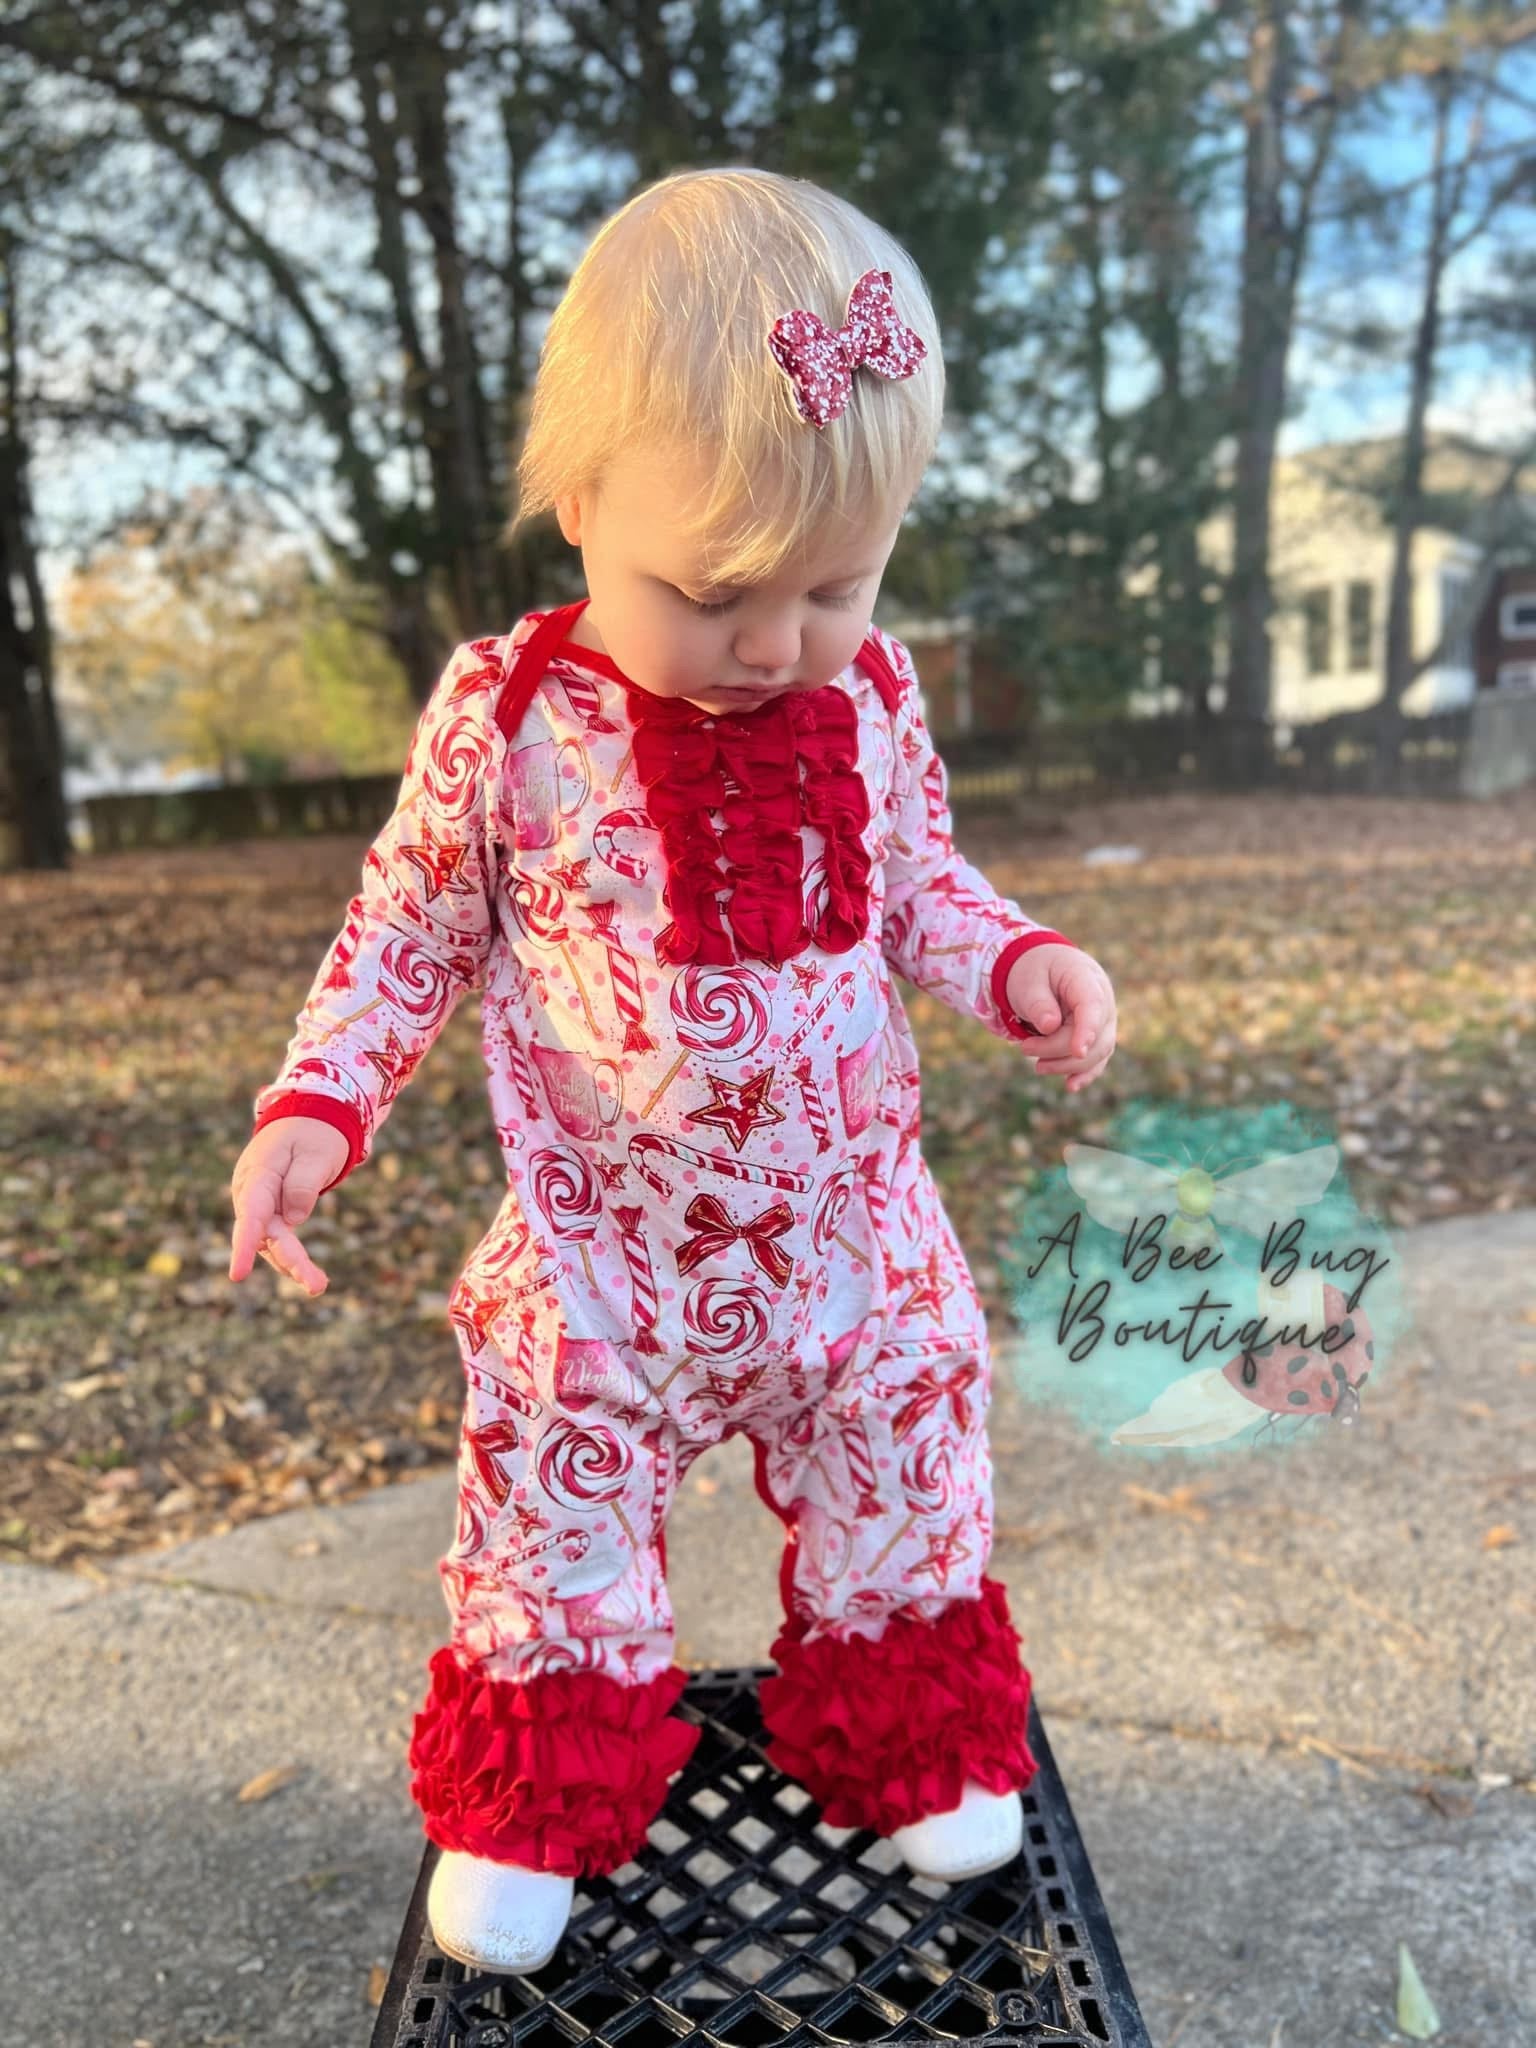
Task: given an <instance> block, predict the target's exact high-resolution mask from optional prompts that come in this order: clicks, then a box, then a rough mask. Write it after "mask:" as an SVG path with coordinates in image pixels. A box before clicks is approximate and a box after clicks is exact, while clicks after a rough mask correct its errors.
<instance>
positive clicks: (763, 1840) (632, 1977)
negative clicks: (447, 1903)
mask: <svg viewBox="0 0 1536 2048" xmlns="http://www.w3.org/2000/svg"><path fill="white" fill-rule="evenodd" d="M771 1675H772V1666H762V1667H759V1668H757V1669H746V1670H740V1671H701V1672H698V1673H696V1674H695V1675H694V1676H693V1677H692V1678H690V1680H689V1682H688V1686H687V1690H686V1691H685V1692H684V1693H683V1696H682V1698H681V1699H680V1701H679V1702H678V1705H677V1708H676V1710H675V1711H676V1712H677V1713H678V1714H680V1715H682V1716H684V1717H685V1718H686V1719H688V1720H690V1721H693V1722H695V1723H697V1724H698V1725H699V1726H701V1727H702V1728H703V1731H704V1732H703V1735H702V1736H701V1737H700V1740H699V1743H698V1746H697V1748H696V1749H695V1750H694V1753H693V1756H692V1758H691V1759H690V1761H689V1763H688V1764H687V1766H686V1768H685V1769H684V1770H683V1771H682V1772H681V1773H680V1774H679V1775H678V1777H677V1778H676V1779H674V1781H673V1783H672V1786H671V1789H670V1791H669V1792H668V1795H667V1804H666V1807H665V1809H664V1810H663V1812H662V1814H661V1815H660V1817H659V1818H658V1819H657V1820H655V1821H654V1822H653V1823H652V1825H651V1828H650V1831H649V1845H648V1847H647V1848H646V1849H645V1850H644V1852H643V1853H642V1855H641V1857H640V1858H639V1860H638V1861H636V1862H633V1863H627V1864H625V1866H624V1868H623V1869H622V1870H618V1871H615V1872H614V1873H613V1874H612V1875H611V1876H609V1877H602V1878H578V1879H577V1880H576V1894H575V1901H574V1905H573V1909H572V1913H571V1921H570V1926H569V1927H568V1928H567V1930H566V1934H565V1938H564V1940H563V1941H562V1942H561V1945H560V1947H559V1948H558V1949H557V1950H556V1952H555V1954H554V1956H553V1957H552V1958H551V1960H550V1962H549V1963H548V1964H547V1965H546V1966H545V1967H544V1969H542V1970H540V1971H539V1972H537V1974H535V1975H533V1976H529V1977H501V1976H494V1975H486V1974H484V1973H481V1972H476V1971H471V1970H467V1969H466V1968H465V1967H464V1965H463V1964H462V1963H457V1962H454V1961H453V1960H452V1959H451V1958H449V1957H447V1956H444V1955H443V1953H442V1951H441V1950H440V1949H439V1948H437V1947H436V1945H435V1944H434V1942H433V1940H432V1936H431V1932H430V1930H429V1928H428V1926H427V1887H428V1885H429V1884H430V1882H431V1878H432V1870H433V1866H434V1864H435V1863H436V1860H437V1854H438V1852H437V1849H436V1847H435V1846H434V1845H433V1844H432V1843H430V1842H429V1843H428V1844H427V1847H426V1853H425V1855H424V1856H423V1858H422V1863H421V1870H420V1873H419V1875H418V1876H417V1879H416V1889H415V1891H414V1892H413V1893H412V1895H411V1903H410V1906H409V1908H408V1910H407V1912H406V1916H405V1926H404V1929H403V1930H402V1932H401V1936H400V1946H399V1948H398V1949H397V1951H396V1953H395V1961H394V1967H393V1969H392V1970H391V1971H390V1977H389V1983H388V1986H387V1987H386V1990H385V1993H384V2002H383V2004H382V2005H381V2006H380V2008H379V2016H378V2021H377V2024H376V2025H375V2027H374V2031H373V2040H372V2048H523V2044H524V2043H530V2042H532V2043H537V2044H538V2048H559V2044H563V2043H566V2042H584V2041H593V2040H597V2041H612V2042H621V2041H622V2042H623V2043H624V2044H625V2048H672V2044H674V2043H677V2042H692V2043H697V2044H699V2048H706V2044H710V2048H713V2044H716V2043H718V2044H720V2048H802V2044H808V2043H813V2042H814V2043H837V2042H849V2043H854V2042H859V2043H862V2042H869V2041H900V2042H907V2043H917V2042H919V2041H950V2040H953V2041H977V2040H981V2039H983V2038H985V2039H987V2040H988V2041H990V2042H993V2043H996V2044H998V2048H1046V2044H1048V2043H1049V2044H1052V2048H1105V2044H1110V2048H1152V2044H1151V2038H1150V2036H1149V2035H1148V2033H1147V2031H1146V2027H1145V2025H1144V2024H1143V2022H1142V2018H1141V2014H1140V2012H1139V2011H1138V2009H1137V2006H1136V2000H1135V1997H1134V1994H1133V1993H1132V1991H1131V1987H1130V1983H1129V1980H1128V1979H1127V1977H1126V1974H1125V1966H1124V1965H1123V1963H1122V1962H1121V1960H1120V1952H1119V1949H1118V1948H1117V1947H1116V1945H1115V1938H1114V1934H1113V1933H1112V1931H1111V1929H1110V1925H1109V1916H1108V1915H1107V1913H1106V1912H1105V1910H1104V1904H1103V1901H1102V1900H1101V1899H1100V1897H1099V1890H1098V1886H1097V1885H1096V1883H1095V1882H1094V1877H1093V1871H1092V1869H1091V1867H1090V1865H1089V1862H1088V1856H1087V1852H1086V1850H1085V1849H1084V1847H1083V1842H1082V1837H1081V1836H1080V1835H1079V1833H1078V1831H1077V1823H1076V1821H1075V1820H1074V1819H1073V1816H1072V1809H1071V1806H1070V1805H1069V1804H1068V1801H1067V1795H1066V1791H1065V1788H1064V1787H1063V1785H1062V1782H1061V1778H1060V1775H1059V1774H1058V1772H1057V1769H1056V1764H1055V1759H1054V1758H1053V1757H1052V1755H1051V1750H1050V1745H1049V1744H1048V1743H1047V1741H1046V1739H1045V1731H1044V1729H1043V1728H1042V1727H1041V1725H1040V1718H1039V1715H1038V1714H1037V1713H1036V1711H1035V1705H1034V1700H1033V1698H1031V1700H1030V1709H1029V1746H1030V1748H1031V1750H1032V1751H1033V1752H1034V1754H1035V1756H1036V1757H1037V1758H1038V1759H1039V1763H1040V1769H1039V1771H1038V1772H1037V1773H1036V1776H1035V1779H1034V1782H1033V1783H1032V1784H1031V1786H1030V1787H1029V1790H1028V1791H1027V1792H1025V1793H1023V1794H1022V1795H1021V1797H1022V1799H1023V1802H1024V1818H1025V1828H1024V1848H1023V1851H1022V1852H1021V1854H1020V1855H1019V1857H1018V1858H1017V1859H1016V1860H1015V1861H1014V1862H1013V1863H1011V1864H1009V1865H1007V1866H1006V1867H1005V1868H1004V1869H1002V1870H996V1871H992V1872H990V1873H989V1874H988V1875H987V1876H985V1877H973V1878H967V1879H965V1880H964V1881H963V1882H961V1883H959V1884H952V1885H946V1884H939V1883H936V1882H934V1881H933V1880H931V1879H928V1878H919V1877H914V1876H912V1874H911V1873H910V1872H909V1871H908V1869H907V1867H906V1865H905V1864H904V1863H903V1862H902V1860H901V1858H900V1857H899V1856H898V1855H897V1854H896V1851H895V1850H894V1849H892V1848H891V1847H890V1845H889V1844H888V1843H886V1842H882V1841H881V1840H880V1838H879V1837H878V1836H877V1835H875V1834H872V1833H871V1832H870V1831H869V1830H868V1829H851V1828H830V1827H827V1826H825V1825H824V1824H823V1823H822V1822H821V1821H820V1819H819V1818H818V1813H819V1809H818V1808H817V1806H816V1804H815V1802H814V1801H813V1800H812V1799H811V1797H810V1796H809V1794H808V1793H806V1792H805V1791H803V1790H802V1789H801V1787H800V1786H798V1785H796V1784H795V1783H794V1782H793V1781H792V1780H790V1779H788V1778H785V1777H783V1776H782V1775H781V1774H780V1773H779V1772H778V1771H776V1770H775V1769H774V1767H773V1765H772V1764H770V1763H769V1762H768V1760H767V1758H766V1757H765V1756H764V1755H763V1747H762V1745H763V1740H764V1737H763V1725H762V1717H761V1714H760V1712H759V1708H758V1695H757V1688H758V1685H759V1682H760V1681H761V1680H762V1679H764V1678H767V1677H770V1676H771Z"/></svg>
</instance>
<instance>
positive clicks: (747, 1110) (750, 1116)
mask: <svg viewBox="0 0 1536 2048" xmlns="http://www.w3.org/2000/svg"><path fill="white" fill-rule="evenodd" d="M704 1079H705V1080H706V1082H707V1083H708V1084H709V1086H710V1087H711V1088H712V1089H713V1090H714V1101H713V1102H710V1103H706V1105H705V1106H704V1108H702V1109H690V1110H689V1111H688V1112H687V1114H688V1115H689V1116H690V1117H692V1119H693V1121H694V1122H695V1123H696V1124H718V1125H719V1126H720V1128H721V1130H723V1131H724V1132H725V1134H726V1136H727V1137H728V1138H729V1139H730V1141H731V1143H732V1144H733V1145H734V1146H735V1147H736V1150H737V1151H738V1152H739V1151H740V1150H741V1148H742V1146H743V1145H745V1143H746V1142H747V1140H748V1138H749V1137H750V1136H751V1135H752V1133H753V1131H755V1130H756V1129H757V1127H758V1125H759V1124H781V1123H783V1121H784V1112H783V1111H782V1110H781V1109H775V1108H774V1106H773V1104H772V1103H771V1102H769V1101H768V1100H767V1092H768V1088H769V1084H770V1083H771V1082H772V1080H773V1069H772V1067H764V1069H763V1071H762V1072H761V1073H760V1074H758V1075H757V1076H756V1077H755V1078H754V1079H753V1080H750V1081H722V1080H720V1079H719V1078H718V1077H717V1076H716V1075H714V1074H706V1075H705V1076H704ZM733 1095H734V1096H735V1098H736V1100H735V1101H734V1102H732V1100H731V1097H732V1096H733Z"/></svg>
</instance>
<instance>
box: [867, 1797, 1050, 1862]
mask: <svg viewBox="0 0 1536 2048" xmlns="http://www.w3.org/2000/svg"><path fill="white" fill-rule="evenodd" d="M887 1839H888V1840H889V1841H890V1842H891V1843H892V1844H893V1846H894V1847H895V1849H896V1850H897V1852H898V1854H899V1855H901V1856H902V1857H903V1858H904V1859H905V1861H906V1862H907V1864H908V1865H909V1866H910V1867H911V1869H912V1870H913V1871H914V1872H915V1873H916V1875H917V1876H918V1877H932V1878H937V1879H939V1880H940V1881H941V1882H942V1883H944V1884H952V1883H954V1882H955V1881H956V1880H958V1879H959V1878H962V1877H980V1876H981V1875H982V1874H983V1872H984V1871H988V1870H998V1869H1001V1867H1002V1866H1003V1864H1005V1863H1011V1862H1012V1861H1013V1859H1014V1857H1015V1856H1017V1855H1018V1853H1019V1851H1020V1849H1022V1848H1023V1846H1024V1807H1023V1804H1022V1802H1021V1801H1020V1799H1019V1795H1018V1793H1017V1792H988V1791H987V1790H985V1788H984V1787H983V1786H980V1785H978V1784H976V1783H975V1781H974V1780H973V1779H967V1781H966V1787H965V1790H964V1792H962V1793H961V1795H960V1804H959V1805H958V1806H956V1807H953V1808H952V1809H951V1810H950V1811H949V1812H948V1813H934V1814H930V1815H929V1816H928V1818H927V1819H926V1820H915V1821H913V1822H911V1824H910V1825H909V1826H907V1827H904V1828H898V1829H897V1830H896V1832H895V1834H893V1835H891V1836H889V1837H888V1838H887Z"/></svg>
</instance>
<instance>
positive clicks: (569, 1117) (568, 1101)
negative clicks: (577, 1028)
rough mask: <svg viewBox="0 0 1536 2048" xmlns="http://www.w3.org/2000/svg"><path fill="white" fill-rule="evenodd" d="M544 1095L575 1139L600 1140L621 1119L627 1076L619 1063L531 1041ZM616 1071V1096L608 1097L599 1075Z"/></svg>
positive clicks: (559, 1122)
mask: <svg viewBox="0 0 1536 2048" xmlns="http://www.w3.org/2000/svg"><path fill="white" fill-rule="evenodd" d="M528 1050H529V1051H530V1052H531V1053H532V1054H533V1057H534V1060H535V1062H536V1063H537V1065H538V1069H539V1073H540V1074H541V1075H542V1077H543V1081H544V1094H545V1097H546V1099H547V1100H548V1102H549V1107H550V1111H551V1113H552V1114H553V1116H554V1118H555V1121H556V1122H557V1123H558V1124H559V1126H560V1128H561V1129H562V1130H564V1131H569V1132H570V1134H571V1136H572V1137H573V1138H601V1137H603V1136H604V1135H605V1134H606V1133H607V1132H609V1131H611V1130H612V1129H613V1127H614V1125H615V1124H616V1123H617V1122H618V1120H619V1111H620V1110H621V1109H622V1108H623V1106H624V1076H623V1073H622V1071H621V1070H620V1068H619V1064H618V1062H617V1061H616V1060H609V1059H601V1060H594V1059H593V1058H591V1057H590V1055H589V1054H587V1053H584V1052H562V1051H561V1050H560V1049H559V1048H558V1047H556V1046H549V1045H539V1044H537V1043H536V1042H534V1041H530V1042H529V1046H528ZM604 1067H609V1068H611V1069H612V1071H613V1093H612V1095H605V1094H604V1093H603V1092H602V1090H601V1088H599V1086H598V1082H597V1077H598V1074H599V1072H600V1071H601V1070H602V1069H603V1068H604Z"/></svg>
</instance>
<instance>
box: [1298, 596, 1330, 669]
mask: <svg viewBox="0 0 1536 2048" xmlns="http://www.w3.org/2000/svg"><path fill="white" fill-rule="evenodd" d="M1332 599H1333V592H1332V590H1330V589H1329V588H1328V586H1327V585H1326V584H1320V585H1319V586H1318V587H1317V589H1315V590H1308V591H1305V592H1304V593H1303V594H1302V600H1301V611H1302V617H1303V619H1304V620H1305V621H1306V629H1307V674H1308V675H1309V676H1325V675H1328V674H1329V673H1330V672H1331V670H1332V668H1333V645H1332V642H1333V603H1332Z"/></svg>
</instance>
